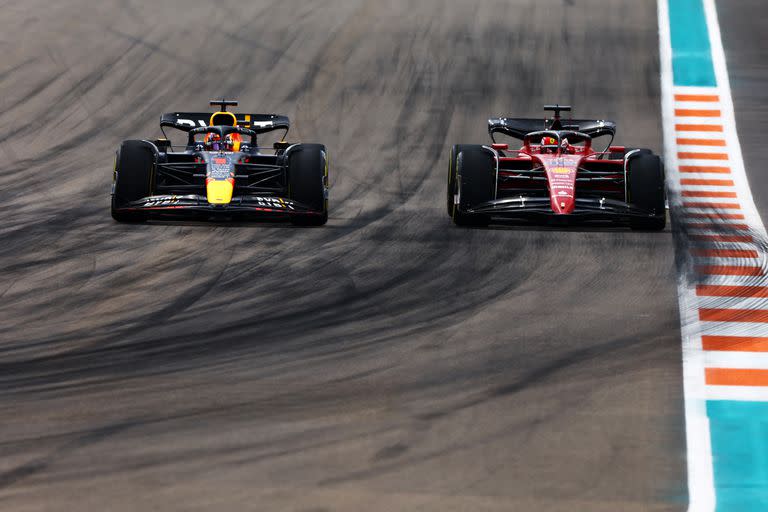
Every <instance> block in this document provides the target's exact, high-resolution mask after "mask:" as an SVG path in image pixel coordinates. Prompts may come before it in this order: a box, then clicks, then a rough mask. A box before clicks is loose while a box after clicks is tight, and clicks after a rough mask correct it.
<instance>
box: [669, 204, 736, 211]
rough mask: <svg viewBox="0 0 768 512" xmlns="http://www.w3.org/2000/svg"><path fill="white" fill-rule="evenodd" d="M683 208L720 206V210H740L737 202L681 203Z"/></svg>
mask: <svg viewBox="0 0 768 512" xmlns="http://www.w3.org/2000/svg"><path fill="white" fill-rule="evenodd" d="M683 207H685V208H720V209H721V210H740V209H741V206H739V205H738V204H737V203H683Z"/></svg>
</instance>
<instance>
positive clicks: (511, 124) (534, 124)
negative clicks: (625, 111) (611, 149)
mask: <svg viewBox="0 0 768 512" xmlns="http://www.w3.org/2000/svg"><path fill="white" fill-rule="evenodd" d="M549 123H551V121H550V122H549ZM562 124H563V128H562V129H564V130H573V131H577V132H581V133H586V134H587V135H589V136H590V137H592V138H595V137H602V136H604V135H610V136H611V137H613V136H614V135H616V123H614V122H613V121H602V120H599V119H598V120H595V119H568V120H563V121H562ZM549 129H551V124H548V122H547V121H544V120H542V119H527V118H506V117H501V118H491V119H489V120H488V134H489V135H490V136H491V139H492V140H493V141H494V142H496V139H495V138H494V137H493V135H494V134H496V133H502V134H504V135H508V136H510V137H514V138H515V139H520V140H523V139H524V138H525V136H526V135H528V134H529V133H531V132H537V131H541V130H549Z"/></svg>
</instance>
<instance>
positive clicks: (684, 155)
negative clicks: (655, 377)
mask: <svg viewBox="0 0 768 512" xmlns="http://www.w3.org/2000/svg"><path fill="white" fill-rule="evenodd" d="M677 157H678V158H680V159H696V160H728V154H727V153H688V152H681V153H678V154H677Z"/></svg>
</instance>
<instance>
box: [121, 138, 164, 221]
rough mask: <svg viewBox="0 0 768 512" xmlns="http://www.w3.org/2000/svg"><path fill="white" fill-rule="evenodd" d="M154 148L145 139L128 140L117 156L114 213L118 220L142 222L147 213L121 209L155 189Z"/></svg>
mask: <svg viewBox="0 0 768 512" xmlns="http://www.w3.org/2000/svg"><path fill="white" fill-rule="evenodd" d="M155 154H156V153H155V150H154V148H153V146H152V145H151V144H150V143H148V142H146V141H143V140H127V141H125V142H123V143H122V144H121V145H120V149H118V151H117V155H116V157H115V170H114V175H113V180H114V185H113V191H112V203H111V212H112V218H113V219H115V220H116V221H117V222H143V221H145V220H147V217H146V214H145V213H144V212H140V211H126V210H123V209H122V208H124V207H125V205H127V204H128V203H131V202H132V201H137V200H139V199H142V198H144V197H148V196H151V195H152V191H153V189H154V169H155V161H156V158H155Z"/></svg>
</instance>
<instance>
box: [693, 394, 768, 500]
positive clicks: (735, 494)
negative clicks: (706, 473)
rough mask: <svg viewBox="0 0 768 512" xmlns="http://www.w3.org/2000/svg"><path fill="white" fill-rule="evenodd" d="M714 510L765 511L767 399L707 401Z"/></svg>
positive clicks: (767, 450)
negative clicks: (713, 482) (753, 400)
mask: <svg viewBox="0 0 768 512" xmlns="http://www.w3.org/2000/svg"><path fill="white" fill-rule="evenodd" d="M707 415H708V416H709V422H710V434H711V436H712V463H713V464H712V466H713V469H714V476H715V495H716V496H717V508H716V510H717V511H718V512H726V511H728V512H732V511H739V512H765V511H766V510H768V402H736V401H730V400H716V401H709V402H707Z"/></svg>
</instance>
